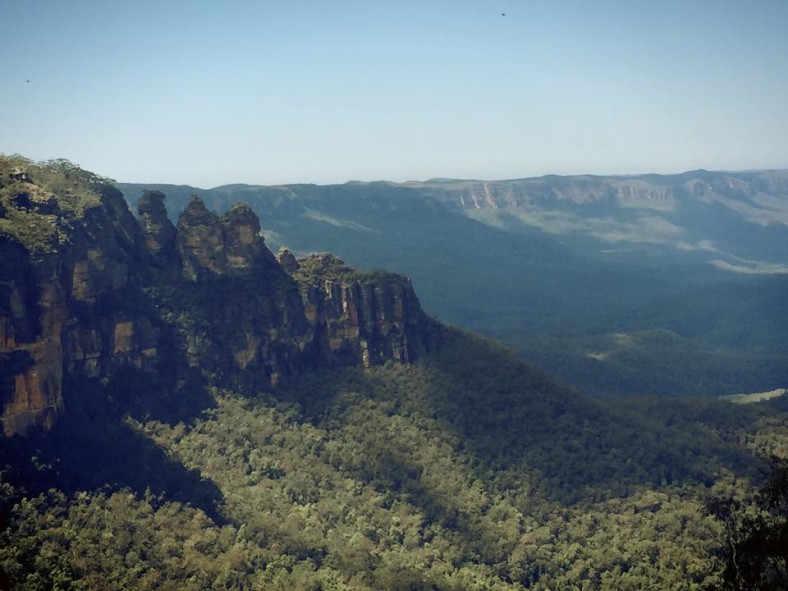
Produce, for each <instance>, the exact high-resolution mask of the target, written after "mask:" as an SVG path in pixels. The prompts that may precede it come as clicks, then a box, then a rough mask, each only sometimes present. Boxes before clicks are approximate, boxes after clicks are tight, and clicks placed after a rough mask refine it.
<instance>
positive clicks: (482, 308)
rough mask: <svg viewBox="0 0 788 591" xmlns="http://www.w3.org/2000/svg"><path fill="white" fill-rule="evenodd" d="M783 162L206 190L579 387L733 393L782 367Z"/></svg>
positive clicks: (134, 192) (787, 336)
mask: <svg viewBox="0 0 788 591" xmlns="http://www.w3.org/2000/svg"><path fill="white" fill-rule="evenodd" d="M786 178H787V174H786V171H779V170H778V171H760V172H742V173H729V172H709V171H693V172H687V173H684V174H679V175H642V176H628V177H604V176H577V177H559V176H547V177H539V178H533V179H517V180H510V181H490V182H486V181H463V180H447V179H442V180H441V179H438V180H433V181H426V182H412V183H406V184H405V185H396V184H394V183H346V184H344V185H332V186H316V185H288V186H281V187H261V186H249V185H227V186H223V187H217V188H215V189H210V190H202V189H194V188H192V187H183V186H175V185H171V186H141V185H128V184H120V185H118V186H120V187H121V188H122V190H123V191H124V194H125V196H126V197H127V198H128V199H129V200H130V201H131V202H132V203H134V202H135V200H136V199H137V198H138V196H139V195H141V192H142V191H143V190H145V189H156V188H158V189H161V190H163V191H165V192H166V193H167V195H168V200H169V203H170V207H171V209H172V211H173V212H176V211H179V210H180V209H182V208H183V207H185V205H186V203H187V202H188V200H189V196H190V194H191V193H193V192H195V193H197V194H198V195H200V197H201V198H202V199H203V200H204V202H205V203H206V206H207V207H208V208H210V209H213V210H216V211H224V210H225V209H226V208H227V207H229V204H230V203H232V202H235V201H238V200H243V201H244V202H246V203H249V205H250V206H251V207H252V208H253V209H254V210H255V211H256V212H257V213H258V214H259V215H260V216H261V220H262V225H263V232H264V234H265V236H266V239H267V240H268V242H269V243H270V244H272V245H274V246H275V247H278V246H280V245H282V244H286V245H287V246H288V247H290V248H291V249H292V250H293V251H294V252H296V253H302V254H303V253H308V252H312V251H320V250H328V251H331V252H335V253H337V254H339V255H340V256H342V257H343V258H344V259H345V260H347V261H348V262H350V263H352V264H355V265H359V266H361V267H363V268H386V269H393V270H396V271H397V272H400V273H404V274H406V275H407V276H408V277H410V278H411V279H412V281H413V284H414V285H415V287H416V289H417V291H418V293H419V296H420V299H421V301H422V304H423V305H424V307H425V309H426V310H427V311H428V313H430V314H431V315H434V316H436V317H438V318H440V319H442V320H444V321H446V322H450V323H452V324H456V325H460V326H463V327H465V328H469V329H471V330H474V331H478V332H482V333H484V334H487V335H490V336H492V337H494V338H496V339H498V340H501V341H503V342H505V343H506V344H507V345H509V346H510V347H512V348H514V349H516V350H517V351H518V352H520V354H521V355H522V357H523V358H524V359H526V360H530V361H535V362H537V363H538V364H539V365H541V366H543V367H544V368H546V369H548V370H549V371H550V372H551V373H554V374H556V375H558V376H560V377H561V378H562V379H564V380H565V381H567V382H569V383H571V384H573V385H575V386H577V387H578V388H580V389H582V390H584V391H586V392H591V393H594V394H598V395H605V394H620V395H630V394H656V395H666V396H670V395H688V394H709V395H721V394H733V393H740V392H759V391H767V390H771V389H774V388H777V387H782V386H783V385H784V384H785V383H786V382H788V369H787V368H788V361H786V357H785V351H786V350H788V308H787V307H786V306H784V305H783V304H782V302H784V301H785V297H786V294H788V274H786V273H785V271H786V269H787V268H788V249H786V245H787V244H788V225H786V222H787V220H786V215H788V213H787V212H788V189H786V186H787V184H786V183H787V181H786Z"/></svg>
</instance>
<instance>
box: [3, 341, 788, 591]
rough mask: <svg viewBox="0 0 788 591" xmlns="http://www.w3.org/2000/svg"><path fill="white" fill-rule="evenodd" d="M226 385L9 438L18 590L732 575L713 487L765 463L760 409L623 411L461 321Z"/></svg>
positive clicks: (7, 538)
mask: <svg viewBox="0 0 788 591" xmlns="http://www.w3.org/2000/svg"><path fill="white" fill-rule="evenodd" d="M212 397H213V407H212V408H210V409H209V410H207V411H206V412H202V413H199V414H197V415H192V416H191V417H188V418H185V419H183V420H178V421H175V420H170V419H164V420H162V419H158V418H150V417H147V418H146V417H139V415H133V416H127V417H126V419H125V420H124V421H123V422H122V424H123V425H125V428H126V429H127V431H125V436H124V437H120V438H118V437H114V435H116V434H117V433H118V432H121V433H123V432H122V431H115V430H110V434H109V435H107V433H106V431H107V430H108V429H110V428H111V425H112V423H111V421H108V420H107V417H101V418H97V417H96V416H95V415H93V416H91V413H90V412H86V413H82V412H77V413H76V415H75V416H76V417H77V418H78V421H77V425H76V427H72V426H70V425H69V424H68V423H67V421H65V420H63V421H59V422H58V423H56V424H55V426H54V427H53V429H52V431H50V432H49V433H46V434H33V435H32V437H30V438H15V439H14V440H11V441H9V442H4V444H5V445H4V446H3V447H2V448H0V456H2V457H0V459H5V460H6V461H7V460H8V459H11V461H12V463H13V466H14V469H12V470H10V471H8V472H7V474H15V473H16V475H17V476H18V478H19V480H21V482H23V483H24V484H25V486H26V487H27V489H28V490H29V491H30V493H32V494H29V495H22V494H21V493H20V492H18V491H14V490H13V489H12V490H11V491H9V490H8V487H6V489H4V490H3V492H4V493H5V494H7V495H8V494H10V495H11V499H10V501H11V504H10V505H9V507H10V506H13V509H12V510H10V511H9V515H8V522H9V527H8V529H7V530H6V531H5V532H3V533H2V534H0V569H3V570H5V571H6V572H7V573H8V574H9V576H10V578H11V579H12V581H13V583H14V584H15V585H16V588H24V587H25V585H27V586H31V585H32V584H33V583H34V582H36V581H41V580H42V579H43V580H45V581H55V580H60V581H69V582H73V583H75V584H82V585H83V586H86V587H88V588H96V587H100V586H101V585H102V584H106V582H107V581H114V582H116V584H117V585H118V586H120V587H123V588H129V589H137V588H140V589H141V588H154V589H166V588H168V587H167V585H172V584H177V585H178V586H179V587H180V588H187V589H222V588H231V589H254V588H261V587H262V588H271V589H302V588H319V587H321V586H322V587H329V588H335V589H356V590H364V589H403V590H404V589H425V590H426V589H445V590H457V591H459V590H461V589H462V590H467V589H476V590H483V589H484V590H487V589H499V590H504V589H509V590H514V589H523V588H532V589H555V588H571V587H572V586H586V587H589V588H592V589H594V588H606V587H616V586H618V587H623V588H632V587H654V588H676V589H678V588H689V587H691V586H692V585H700V584H702V583H706V584H709V585H712V586H713V584H714V582H715V580H716V579H715V561H714V557H713V554H712V551H713V549H714V548H715V545H716V543H717V540H718V536H719V534H720V530H719V527H718V525H717V524H716V523H715V522H714V520H713V519H711V518H710V517H709V516H708V515H706V514H704V513H703V511H702V503H703V498H704V496H705V495H706V494H708V492H709V489H708V487H709V486H714V487H717V489H718V490H721V491H723V490H726V487H730V486H731V482H732V479H731V478H730V477H729V476H726V475H732V474H735V475H736V478H738V482H739V486H741V483H742V482H744V480H743V478H744V477H746V476H747V475H748V474H749V473H750V472H751V470H752V468H753V467H755V466H756V465H757V462H756V461H755V460H754V459H753V458H752V456H751V455H750V453H749V452H748V451H747V450H745V449H744V448H742V447H740V446H739V443H738V441H739V439H740V438H741V437H751V436H752V430H753V429H754V425H755V424H756V423H757V422H759V421H760V420H762V415H761V413H760V412H759V411H758V409H755V408H746V407H742V406H736V405H732V404H724V403H721V402H709V401H707V402H699V401H691V402H690V401H679V402H677V403H673V404H670V405H668V404H664V403H663V404H662V405H659V404H658V403H653V402H652V403H651V404H650V405H646V407H645V408H643V409H638V412H629V411H624V410H616V411H614V410H611V409H610V408H607V407H605V406H603V405H602V404H600V403H599V402H598V401H595V400H592V399H587V398H583V397H582V396H580V395H578V394H577V393H575V392H572V391H570V390H567V389H565V388H562V387H560V386H558V385H557V384H555V383H554V382H553V381H552V380H551V379H549V378H548V377H547V376H545V375H544V374H542V373H540V372H539V371H537V370H535V369H534V368H533V367H530V366H528V365H526V364H523V363H522V362H520V361H519V360H517V359H516V358H515V357H514V356H513V355H511V354H510V353H508V352H507V351H505V350H503V349H501V348H500V347H498V346H496V345H493V344H491V343H489V342H484V341H482V340H481V339H478V338H475V337H471V336H469V335H465V334H460V333H449V334H448V335H446V336H445V338H444V341H443V342H442V345H441V347H440V348H439V349H438V350H436V351H434V352H432V353H429V354H427V355H425V356H424V357H422V358H421V359H420V360H419V361H417V362H416V363H414V364H398V365H394V364H390V365H388V366H376V367H371V368H368V369H366V370H362V369H359V368H355V367H350V368H340V369H331V370H324V371H321V372H317V373H314V374H305V375H301V376H298V377H295V378H294V379H292V380H289V382H288V383H286V384H283V386H282V387H281V388H280V389H279V390H277V391H276V392H275V393H273V394H262V395H260V396H257V397H253V398H250V397H248V396H239V395H237V394H232V393H228V392H226V391H225V392H222V393H219V392H216V391H214V392H213V394H212ZM93 412H95V411H93ZM135 416H137V417H139V418H134V417H135ZM776 416H777V418H778V420H779V417H781V416H782V415H776ZM132 435H133V437H134V438H135V439H134V440H132ZM107 438H111V439H109V440H110V441H113V442H115V443H114V445H111V446H109V445H106V444H107V443H108V441H107ZM100 443H104V444H105V445H98V444H100ZM106 447H111V448H112V455H111V457H106V456H105V455H104V453H103V452H102V450H104V449H106ZM33 450H35V452H33ZM31 452H33V453H31ZM33 456H35V457H34V458H33V459H31V458H32V457H33ZM118 466H119V468H117V467H118ZM715 483H716V484H715ZM53 488H54V489H57V490H56V491H52V490H51V489H53ZM38 493H41V494H40V495H38ZM14 503H15V504H14ZM109 533H111V534H112V535H109ZM61 584H62V583H61ZM9 586H10V585H9ZM12 588H14V587H12Z"/></svg>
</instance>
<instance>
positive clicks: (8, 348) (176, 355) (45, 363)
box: [0, 174, 436, 436]
mask: <svg viewBox="0 0 788 591" xmlns="http://www.w3.org/2000/svg"><path fill="white" fill-rule="evenodd" d="M0 181H1V182H3V184H2V185H0V190H1V191H2V193H0V212H1V213H0V222H1V223H0V419H1V420H2V426H3V432H4V434H5V435H6V436H11V435H15V434H20V433H24V432H25V431H26V430H27V429H28V428H30V427H31V426H34V425H43V426H48V425H50V424H52V422H53V421H54V420H55V419H56V417H57V415H58V414H61V413H64V412H65V414H66V416H67V414H68V405H69V399H70V398H71V397H78V396H80V395H81V391H80V387H81V386H84V385H85V384H89V383H90V382H91V380H93V381H97V382H101V383H103V384H107V383H110V384H112V383H113V380H118V379H125V376H128V375H133V374H134V375H136V374H143V375H145V376H148V377H149V378H151V379H153V380H154V381H155V382H156V383H157V384H158V386H159V387H160V388H161V389H162V390H166V391H167V392H168V393H169V394H168V395H170V396H176V397H177V396H188V392H189V390H190V388H191V387H192V386H193V385H194V384H195V383H196V382H200V383H202V384H204V383H208V384H212V385H216V386H220V387H231V388H234V389H237V390H239V391H241V392H247V393H250V394H253V393H255V392H257V391H259V390H261V389H266V388H275V387H276V386H277V385H278V384H279V383H280V382H281V381H282V380H283V379H285V378H287V377H288V376H295V375H299V374H301V373H303V372H307V371H312V370H315V369H320V368H328V367H336V366H346V365H362V366H365V367H367V366H371V365H377V364H383V363H386V362H401V363H405V362H410V361H413V360H414V359H416V358H418V357H419V356H420V355H422V354H423V353H424V352H426V351H428V350H429V349H430V348H432V347H434V346H435V341H436V337H435V334H436V332H435V326H436V325H435V323H434V322H433V321H431V320H430V319H429V318H428V317H427V316H426V315H425V314H424V312H423V311H422V310H421V308H420V306H419V302H418V299H417V297H416V295H415V293H414V291H413V288H412V286H411V285H410V282H409V281H408V280H407V279H405V278H403V277H399V276H395V275H391V274H386V273H380V272H376V273H361V272H359V271H356V270H353V269H350V268H349V267H347V266H345V265H344V263H342V262H341V261H340V260H339V259H337V258H336V257H332V256H330V255H313V256H310V257H307V258H305V259H301V260H298V261H297V260H296V259H295V257H294V256H293V255H292V253H289V252H286V253H280V256H279V258H278V259H277V257H275V256H274V254H273V253H271V251H270V250H269V249H268V248H267V246H266V244H265V241H264V239H263V237H262V236H261V234H260V223H259V220H258V218H257V216H256V214H255V213H254V212H253V211H252V210H251V209H250V208H249V207H248V206H245V205H236V206H234V207H233V208H231V209H230V211H228V212H227V213H225V214H224V215H223V216H221V217H220V216H218V215H217V214H215V213H213V212H211V211H209V210H208V209H207V208H206V207H205V206H204V204H203V203H202V202H201V201H200V200H199V199H198V198H196V197H195V198H193V199H192V201H191V202H190V203H189V205H188V207H187V208H186V209H185V211H184V212H183V213H182V214H181V216H180V219H179V220H178V223H177V226H175V225H173V224H172V223H171V222H170V220H169V219H168V218H167V212H166V209H165V206H164V195H163V194H161V193H159V192H156V191H152V192H148V193H146V194H145V195H144V197H143V198H142V199H141V200H140V201H139V203H138V216H137V217H134V216H133V215H132V214H131V212H130V211H129V209H128V207H127V205H126V203H125V201H124V199H123V196H122V195H121V194H120V193H119V192H118V191H117V190H115V189H113V188H111V187H109V186H97V187H92V188H91V191H90V192H89V193H87V195H88V197H87V198H84V199H82V200H81V201H80V202H79V203H78V207H77V206H74V203H73V201H74V200H70V201H69V200H68V199H63V198H62V197H61V195H60V194H58V193H56V192H48V188H47V187H46V186H39V185H38V184H37V179H36V176H35V174H31V175H30V177H29V178H28V179H26V180H25V181H24V185H25V186H22V184H23V183H22V182H21V181H19V180H17V179H15V178H11V179H10V180H9V179H7V178H6V179H2V180H0ZM31 192H34V193H36V195H39V198H38V201H41V202H42V203H44V202H45V203H47V204H48V207H47V208H46V211H41V210H35V208H31V207H27V206H28V205H29V203H30V200H27V201H25V200H24V199H20V198H19V196H20V194H22V193H25V194H29V193H31ZM40 195H43V196H45V197H46V199H42V198H41V197H40ZM20 203H21V204H22V205H20ZM24 224H27V226H24ZM33 226H37V227H38V230H40V232H39V234H36V235H34V236H32V238H31V235H29V232H28V233H26V232H27V228H33ZM18 229H21V230H19V231H17V230H18ZM22 230H24V232H23V231H22ZM119 376H121V377H120V378H119ZM61 420H66V419H61Z"/></svg>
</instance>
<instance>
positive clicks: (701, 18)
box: [0, 0, 788, 187]
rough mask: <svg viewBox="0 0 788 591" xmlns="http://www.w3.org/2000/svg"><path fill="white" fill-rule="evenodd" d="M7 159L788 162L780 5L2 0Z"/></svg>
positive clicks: (125, 168)
mask: <svg viewBox="0 0 788 591" xmlns="http://www.w3.org/2000/svg"><path fill="white" fill-rule="evenodd" d="M0 18H2V20H3V22H5V23H7V26H6V38H5V42H6V53H5V57H6V59H5V61H4V65H5V73H4V74H5V75H4V82H3V83H2V84H1V85H0V126H2V129H3V130H4V133H3V136H2V138H0V152H3V153H6V154H11V153H21V154H23V155H25V156H28V157H31V158H34V159H36V160H43V159H50V158H58V157H64V158H68V159H70V160H72V161H74V162H76V163H78V164H80V165H81V166H83V167H84V168H87V169H90V170H94V171H96V172H98V173H101V174H104V175H107V176H110V177H112V178H115V179H118V180H119V181H123V182H145V183H170V182H175V183H184V184H189V185H192V186H199V187H215V186H221V185H223V184H228V183H248V184H262V185H282V184H293V183H315V184H335V183H343V182H347V181H350V180H359V181H373V180H388V181H393V182H404V181H408V180H414V179H429V178H436V177H437V178H459V179H469V178H473V179H489V180H493V179H514V178H525V177H533V176H542V175H545V174H561V175H566V174H571V175H580V174H602V175H613V174H615V175H633V174H643V173H660V174H672V173H679V172H684V171H687V170H694V169H699V168H703V169H708V170H748V169H771V168H787V167H788V114H786V112H785V109H784V102H785V97H786V96H788V69H786V68H785V67H784V56H785V55H788V37H786V36H785V35H784V33H783V24H784V23H785V22H788V3H785V2H781V1H779V0H762V1H759V2H756V3H750V4H744V3H737V2H716V1H712V0H699V1H698V2H693V3H685V2H678V1H671V2H665V3H660V4H658V5H652V4H641V3H627V2H620V1H614V0H607V1H603V2H598V3H594V4H588V3H584V2H580V1H577V0H569V1H565V2H529V3H516V2H513V1H510V0H501V1H500V2H497V3H481V2H472V1H459V2H448V1H436V2H429V3H414V2H376V3H366V2H358V1H345V2H338V3H331V4H328V3H320V2H313V1H306V2H301V3H298V4H295V5H293V4H286V3H280V2H262V3H250V2H230V3H223V4H211V3H202V2H185V1H180V2H168V3H154V2H150V1H143V2H136V3H133V4H132V3H101V2H88V1H85V2H77V3H61V2H55V1H54V0H8V1H7V2H4V3H3V4H2V6H0Z"/></svg>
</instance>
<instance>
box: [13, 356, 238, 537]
mask: <svg viewBox="0 0 788 591" xmlns="http://www.w3.org/2000/svg"><path fill="white" fill-rule="evenodd" d="M64 391H65V393H66V394H65V397H64V401H65V404H66V407H67V410H66V412H67V413H68V420H67V421H65V420H63V421H57V422H56V423H55V425H54V427H52V429H51V430H49V431H46V432H44V431H41V430H36V431H34V432H30V433H28V434H27V435H26V436H25V437H15V438H12V439H9V440H7V441H4V442H3V445H2V447H0V463H5V464H8V465H10V466H13V471H12V472H11V473H10V474H9V476H10V477H11V481H12V483H13V484H18V485H20V486H22V487H23V488H24V489H26V490H27V492H28V494H38V493H41V492H45V491H47V490H48V489H50V488H58V489H60V490H62V491H63V492H65V493H67V494H72V493H75V492H77V491H82V490H87V491H105V492H111V491H115V490H118V489H121V488H129V489H131V490H133V491H134V492H135V493H137V494H139V495H143V494H145V492H146V491H148V490H149V491H150V492H151V493H153V495H154V496H155V497H158V498H161V499H162V500H164V501H178V502H181V503H185V504H188V505H191V506H193V507H197V508H199V509H202V510H203V511H204V512H205V513H206V514H207V515H208V516H209V517H210V518H211V519H213V520H214V521H215V522H217V523H220V524H221V523H224V521H225V520H224V518H223V517H222V516H221V514H220V512H219V507H220V506H221V504H222V501H223V496H222V494H221V492H220V490H219V487H218V486H216V484H214V483H213V482H211V481H209V480H206V479H204V478H202V477H201V475H200V473H199V472H198V471H196V470H190V469H188V468H186V467H185V466H183V464H181V463H179V462H177V461H176V460H173V459H172V458H170V457H168V456H167V455H166V454H165V453H164V452H163V451H162V450H161V449H159V448H158V447H157V446H156V445H155V444H154V443H153V442H152V441H150V439H148V438H147V437H145V436H144V435H142V434H140V433H138V432H137V431H136V430H135V429H134V428H133V427H132V426H131V425H130V424H128V423H127V422H125V421H124V416H126V415H128V416H131V417H133V418H137V419H141V420H142V419H147V418H156V419H158V420H166V421H168V422H170V423H175V422H178V421H189V420H191V419H193V418H195V417H197V416H198V415H199V414H200V413H201V412H202V411H203V410H205V409H207V408H209V407H210V406H212V405H213V399H212V398H211V397H210V396H209V395H208V393H207V392H206V391H205V390H204V389H203V388H201V387H196V388H194V389H193V390H191V391H190V392H189V393H188V394H186V393H185V392H182V393H180V394H179V395H166V394H164V393H163V392H162V391H161V380H159V379H158V378H157V377H156V375H155V374H151V373H150V372H143V371H141V370H137V369H134V368H126V369H123V370H121V371H119V372H118V373H117V374H116V376H115V377H114V378H113V379H112V380H110V381H109V382H108V383H106V384H102V383H100V382H99V381H97V380H87V379H84V380H79V381H78V382H74V381H71V382H67V383H66V384H64ZM143 409H144V414H143Z"/></svg>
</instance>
